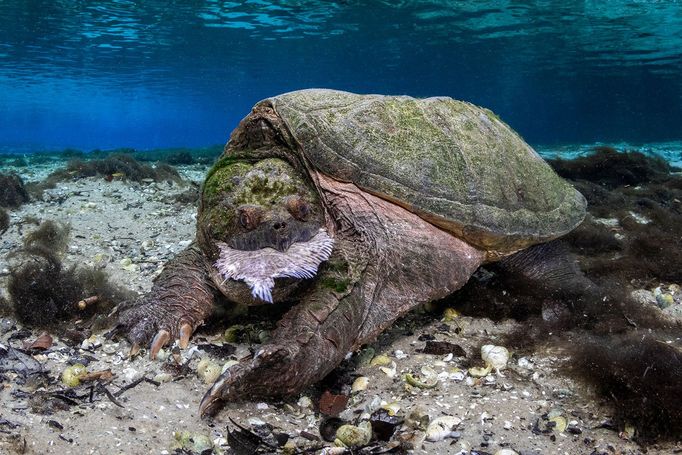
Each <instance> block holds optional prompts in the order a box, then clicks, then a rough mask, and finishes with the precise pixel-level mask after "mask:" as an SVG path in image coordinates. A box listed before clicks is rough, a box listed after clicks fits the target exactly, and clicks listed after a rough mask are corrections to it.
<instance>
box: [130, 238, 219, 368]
mask: <svg viewBox="0 0 682 455" xmlns="http://www.w3.org/2000/svg"><path fill="white" fill-rule="evenodd" d="M216 295H217V291H216V289H215V287H214V286H213V284H212V282H211V281H210V279H209V277H208V267H207V264H206V259H205V257H204V255H203V254H202V252H201V251H200V250H199V248H198V247H197V246H196V245H195V244H192V245H190V246H189V247H188V248H187V249H185V250H184V251H182V252H181V253H180V254H178V255H177V256H176V257H175V258H173V259H172V260H171V261H170V262H169V263H168V264H166V266H165V267H164V270H163V272H162V273H161V275H159V276H158V278H156V280H154V285H153V287H152V290H151V291H150V292H149V294H147V295H146V296H144V297H142V298H141V299H139V300H137V301H134V302H130V303H128V304H124V305H123V306H122V307H121V308H120V309H119V317H118V329H119V330H120V331H123V332H124V333H125V334H126V336H127V338H128V339H129V340H130V342H131V343H132V344H133V347H132V349H131V351H130V354H131V355H135V354H137V352H139V350H140V346H141V345H144V344H146V343H149V342H150V341H151V345H150V349H149V355H150V357H151V358H152V359H154V358H156V355H157V354H158V352H159V351H160V350H161V348H162V347H164V346H165V345H166V344H168V343H169V342H172V340H175V339H178V340H179V345H180V347H181V348H183V349H184V348H186V347H187V345H188V343H189V338H190V336H191V335H192V333H194V331H195V330H196V328H197V327H199V326H200V325H201V324H202V323H203V321H204V320H206V319H207V318H208V317H209V316H210V315H211V313H212V312H213V304H214V302H215V300H216Z"/></svg>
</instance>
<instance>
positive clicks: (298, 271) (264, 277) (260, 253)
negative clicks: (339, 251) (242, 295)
mask: <svg viewBox="0 0 682 455" xmlns="http://www.w3.org/2000/svg"><path fill="white" fill-rule="evenodd" d="M333 246H334V239H332V238H331V237H329V235H328V234H327V232H326V231H325V230H324V229H320V230H319V232H318V233H317V234H315V236H314V237H313V238H311V239H310V240H308V241H307V242H296V243H294V244H292V245H291V246H290V247H289V249H288V250H287V251H286V252H281V251H277V250H275V249H273V248H262V249H260V250H254V251H244V250H235V249H233V248H230V247H229V246H227V245H226V244H225V243H219V244H218V247H219V248H220V257H219V259H218V260H217V261H216V263H215V267H216V268H217V269H218V271H219V272H220V274H221V275H222V277H223V278H224V279H225V281H227V280H242V281H244V282H245V283H246V284H248V285H249V287H250V288H251V294H252V295H253V296H254V297H255V298H258V299H261V300H263V301H265V302H269V303H272V288H273V287H274V286H275V278H301V279H304V278H312V277H314V276H315V274H316V273H317V268H318V267H319V265H320V264H321V263H322V262H323V261H326V260H327V259H329V256H330V255H331V254H332V247H333Z"/></svg>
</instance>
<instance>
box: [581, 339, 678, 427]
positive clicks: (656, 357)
mask: <svg viewBox="0 0 682 455" xmlns="http://www.w3.org/2000/svg"><path fill="white" fill-rule="evenodd" d="M572 357H573V361H572V362H571V363H570V364H569V365H568V371H569V372H570V373H572V374H573V375H575V376H576V377H579V378H582V379H585V380H588V381H589V382H590V383H591V384H592V385H593V386H594V387H595V388H596V389H597V390H598V391H599V392H600V393H601V394H602V395H603V396H606V397H613V399H614V402H615V404H616V406H614V410H615V412H616V416H615V417H616V419H618V420H619V421H621V422H636V424H637V429H638V431H639V432H640V433H642V434H643V435H644V437H645V438H647V439H651V438H657V437H658V438H665V437H672V438H677V437H679V435H680V434H682V409H681V408H680V406H679V402H680V393H682V384H680V381H681V380H682V362H681V361H680V351H679V349H676V348H675V347H673V346H670V345H667V344H665V343H664V342H662V341H661V340H658V339H656V338H655V337H652V336H643V335H642V333H631V334H628V335H622V336H617V337H614V336H612V335H610V336H608V337H606V336H604V337H588V338H587V339H583V340H582V341H581V342H580V343H579V344H578V345H577V346H576V347H575V348H574V349H573V350H572ZM613 365H617V366H618V367H617V368H614V367H609V366H613Z"/></svg>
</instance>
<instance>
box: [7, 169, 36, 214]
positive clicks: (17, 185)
mask: <svg viewBox="0 0 682 455" xmlns="http://www.w3.org/2000/svg"><path fill="white" fill-rule="evenodd" d="M29 199H30V198H29V195H28V192H27V191H26V187H25V186H24V181H23V180H22V178H21V177H19V176H18V175H15V174H0V207H7V208H16V207H19V206H20V205H21V204H24V203H26V202H28V201H29Z"/></svg>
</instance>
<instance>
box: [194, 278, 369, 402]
mask: <svg viewBox="0 0 682 455" xmlns="http://www.w3.org/2000/svg"><path fill="white" fill-rule="evenodd" d="M330 273H331V272H330ZM330 273H326V274H322V275H321V276H320V277H319V280H320V281H319V282H318V285H317V286H316V288H315V289H314V290H313V291H312V292H311V293H310V294H309V295H307V296H306V298H304V300H303V301H302V302H301V303H299V304H298V305H296V306H295V307H293V308H292V309H291V310H289V312H288V313H287V314H286V315H285V316H284V317H283V318H282V320H280V321H279V323H278V327H277V329H276V330H275V331H274V333H273V336H272V340H271V341H270V342H269V343H268V344H265V345H263V346H262V347H261V348H260V349H259V350H258V351H257V352H256V353H255V354H254V355H253V356H250V357H247V358H244V359H242V360H241V361H240V362H239V363H238V364H236V365H234V366H232V367H231V368H230V369H228V370H227V371H225V373H223V374H222V375H221V376H220V378H218V380H217V381H216V382H215V383H214V384H213V386H212V387H211V388H210V389H209V390H208V391H207V392H206V394H205V395H204V398H203V400H202V401H201V405H200V413H201V415H202V416H206V415H213V414H215V413H216V412H217V411H218V410H219V409H220V407H221V406H222V402H223V401H236V400H241V399H245V398H246V399H251V398H256V397H268V396H281V395H291V394H295V393H299V392H301V391H302V390H303V389H304V388H305V387H307V386H308V385H310V384H313V383H315V382H317V381H319V380H321V379H322V378H324V377H325V376H326V375H327V374H328V373H329V372H330V371H331V370H333V369H334V368H335V367H336V366H337V365H338V364H339V363H341V361H342V360H343V358H344V356H345V355H346V354H347V353H348V352H349V351H350V350H352V348H353V346H354V344H355V342H356V340H357V338H358V335H359V333H360V325H361V322H362V319H363V314H364V313H365V312H366V310H367V307H366V305H365V304H366V303H367V302H368V301H367V299H365V298H363V295H362V293H363V289H362V288H361V287H360V286H355V287H352V286H351V287H350V288H349V289H347V290H342V291H341V290H339V289H338V288H336V289H332V288H329V287H327V286H325V285H324V284H322V283H327V285H328V284H329V283H330V280H336V279H337V277H336V276H330Z"/></svg>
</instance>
